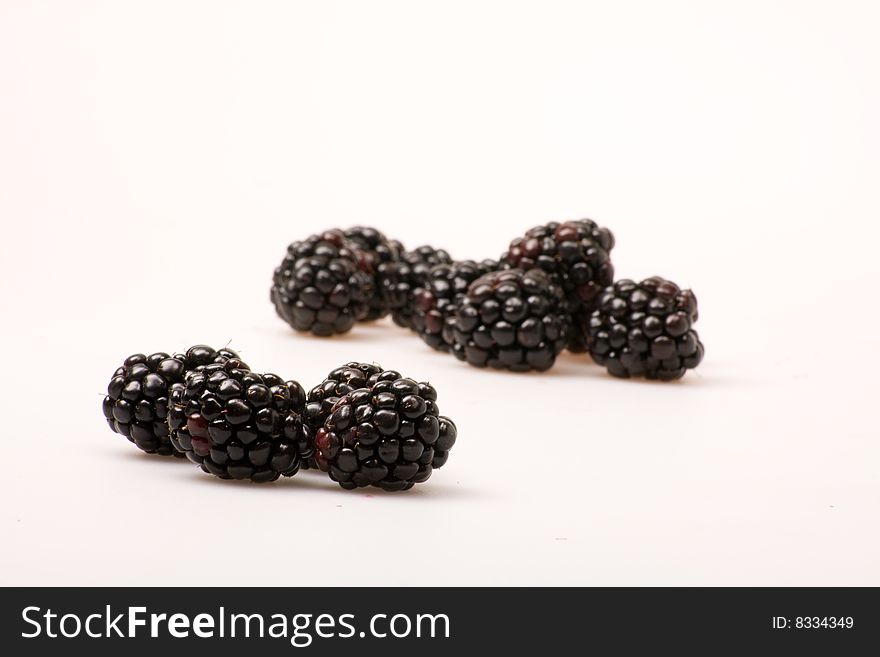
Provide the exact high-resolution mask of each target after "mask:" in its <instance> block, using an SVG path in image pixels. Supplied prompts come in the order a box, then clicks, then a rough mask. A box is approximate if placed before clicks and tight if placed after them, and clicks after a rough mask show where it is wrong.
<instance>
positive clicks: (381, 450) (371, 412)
mask: <svg viewBox="0 0 880 657" xmlns="http://www.w3.org/2000/svg"><path fill="white" fill-rule="evenodd" d="M359 383H360V379H358V384H359ZM436 402H437V391H436V390H435V389H434V388H433V387H432V386H431V385H429V384H427V383H417V382H415V381H414V380H412V379H408V378H404V377H402V376H401V375H400V373H398V372H395V371H391V370H387V371H381V370H380V371H379V372H376V373H374V374H372V375H370V377H369V378H368V380H367V382H366V386H364V387H358V388H355V389H354V390H351V391H350V392H348V393H346V394H344V395H343V396H342V397H339V398H338V399H337V400H336V402H335V403H334V404H333V406H332V408H331V412H330V415H329V416H328V417H327V418H326V420H325V421H324V425H323V426H322V427H321V428H320V429H318V431H317V432H316V433H315V459H316V461H317V464H318V467H320V468H321V469H322V470H324V471H325V472H328V473H329V474H330V478H331V479H333V480H334V481H336V482H338V483H339V485H340V486H342V487H343V488H346V489H353V488H357V487H360V486H369V485H372V486H377V487H379V488H382V489H384V490H389V491H396V490H407V489H409V488H412V486H413V485H414V484H416V483H420V482H423V481H426V480H427V479H428V477H430V476H431V473H432V471H433V470H434V468H439V467H441V466H442V465H443V464H444V463H446V460H447V459H448V457H449V450H450V449H451V448H452V446H453V445H454V444H455V439H456V436H457V429H456V427H455V424H454V423H453V422H452V420H450V419H449V418H446V417H442V416H441V415H440V414H439V410H438V408H437V403H436Z"/></svg>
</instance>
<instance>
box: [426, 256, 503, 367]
mask: <svg viewBox="0 0 880 657" xmlns="http://www.w3.org/2000/svg"><path fill="white" fill-rule="evenodd" d="M498 267H499V265H498V261H496V260H483V261H482V262H474V261H473V260H463V261H461V262H454V263H452V264H449V265H437V266H436V267H434V268H432V269H431V271H430V273H429V274H428V277H427V280H426V281H425V282H424V283H423V286H422V287H420V288H418V289H417V290H416V292H415V301H414V303H413V318H412V326H413V328H414V329H415V331H416V333H418V335H419V337H421V338H422V340H423V341H424V342H425V343H426V344H427V345H428V346H430V347H432V348H434V349H437V350H438V351H449V349H450V348H451V345H452V335H451V332H450V331H448V330H447V331H445V332H444V326H446V325H447V324H448V323H449V322H451V321H452V320H453V319H454V316H455V311H456V308H457V304H458V302H459V301H460V300H461V298H462V297H463V296H464V295H465V294H466V293H467V290H468V287H469V286H470V284H471V283H473V282H474V281H475V280H477V279H478V278H479V277H480V276H483V275H484V274H488V273H489V272H492V271H496V270H497V269H498ZM444 333H445V334H444Z"/></svg>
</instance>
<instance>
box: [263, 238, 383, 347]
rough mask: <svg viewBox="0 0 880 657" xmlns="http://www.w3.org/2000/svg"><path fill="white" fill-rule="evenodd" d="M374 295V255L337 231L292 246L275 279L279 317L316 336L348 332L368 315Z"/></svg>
mask: <svg viewBox="0 0 880 657" xmlns="http://www.w3.org/2000/svg"><path fill="white" fill-rule="evenodd" d="M372 297H373V276H372V264H371V261H370V257H369V256H368V255H367V254H366V253H364V252H363V251H361V250H359V249H358V248H357V247H356V246H355V245H354V244H353V243H352V242H350V241H349V240H347V239H346V237H345V235H344V234H343V233H342V232H341V231H338V230H333V231H326V232H324V233H322V234H321V235H312V236H311V237H309V238H307V239H305V240H302V241H298V242H294V243H293V244H291V245H290V246H289V247H288V248H287V255H286V256H285V257H284V260H283V261H282V263H281V265H280V266H279V267H278V268H276V269H275V273H274V276H273V280H272V290H271V299H272V303H274V304H275V310H276V312H277V313H278V315H279V316H280V317H281V318H282V319H283V320H284V321H286V322H287V323H288V324H290V326H292V327H293V328H294V329H295V330H297V331H310V332H311V333H313V334H314V335H318V336H330V335H334V334H338V333H346V332H347V331H350V330H351V328H352V327H353V326H354V324H355V322H356V321H358V320H361V319H364V318H365V317H366V316H367V314H368V313H369V310H370V300H371V299H372Z"/></svg>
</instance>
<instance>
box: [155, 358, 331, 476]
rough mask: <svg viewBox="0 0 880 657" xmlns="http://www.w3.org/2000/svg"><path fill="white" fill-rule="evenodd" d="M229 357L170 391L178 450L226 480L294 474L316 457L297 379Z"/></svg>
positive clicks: (171, 425)
mask: <svg viewBox="0 0 880 657" xmlns="http://www.w3.org/2000/svg"><path fill="white" fill-rule="evenodd" d="M237 365H238V363H236V361H229V362H227V363H226V364H224V365H221V366H220V367H218V368H206V370H205V371H201V372H193V373H191V374H189V375H187V377H186V383H185V384H179V383H178V384H176V385H174V386H173V388H172V390H171V404H170V407H169V410H168V426H169V428H170V429H171V442H172V444H173V445H174V447H175V449H177V450H179V451H181V452H183V453H184V454H185V455H186V456H187V458H189V459H190V460H191V461H193V462H194V463H197V464H199V465H200V466H201V468H202V470H204V471H205V472H208V473H210V474H213V475H217V476H218V477H220V478H221V479H250V480H251V481H253V482H257V483H263V482H268V481H274V480H275V479H277V478H278V477H279V476H280V475H284V476H286V477H292V476H293V475H295V474H296V473H297V471H298V470H299V467H300V464H301V463H302V461H303V460H304V459H308V458H310V457H311V456H312V451H313V449H314V448H313V441H312V432H311V431H310V429H309V428H308V426H307V425H305V423H304V422H303V418H302V410H303V406H304V404H305V392H304V391H303V389H302V386H300V384H299V383H297V382H296V381H284V380H282V379H281V377H279V376H276V375H275V374H257V373H255V372H251V371H249V370H247V369H243V368H240V367H237Z"/></svg>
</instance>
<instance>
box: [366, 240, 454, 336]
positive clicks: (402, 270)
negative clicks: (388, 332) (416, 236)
mask: <svg viewBox="0 0 880 657" xmlns="http://www.w3.org/2000/svg"><path fill="white" fill-rule="evenodd" d="M449 264H452V258H451V257H450V255H449V253H447V252H446V251H444V250H443V249H435V248H434V247H432V246H427V245H425V246H420V247H418V248H416V249H414V250H412V251H406V252H404V253H403V255H402V256H401V257H400V261H399V262H393V263H385V264H383V265H380V266H379V276H378V278H379V285H380V286H381V287H382V293H383V295H384V297H385V299H386V302H387V303H388V307H389V308H390V309H391V319H393V320H394V323H395V324H397V325H398V326H401V327H403V328H408V329H414V326H413V316H414V314H415V306H414V303H415V298H414V295H415V293H416V291H417V290H418V289H420V288H422V287H423V286H424V284H425V282H426V281H427V280H428V276H429V274H430V272H431V269H433V268H434V267H436V266H437V265H449Z"/></svg>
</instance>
